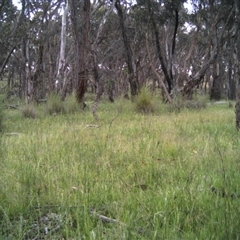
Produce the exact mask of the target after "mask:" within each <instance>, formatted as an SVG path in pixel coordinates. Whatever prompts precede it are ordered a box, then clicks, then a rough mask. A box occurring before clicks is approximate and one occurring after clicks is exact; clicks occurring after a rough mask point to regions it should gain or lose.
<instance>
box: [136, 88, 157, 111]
mask: <svg viewBox="0 0 240 240" xmlns="http://www.w3.org/2000/svg"><path fill="white" fill-rule="evenodd" d="M135 108H136V111H137V112H140V113H143V114H149V113H153V112H154V111H155V107H154V102H153V98H152V95H151V93H150V92H149V90H148V89H147V88H142V89H141V91H140V93H139V94H138V96H137V97H136V98H135Z"/></svg>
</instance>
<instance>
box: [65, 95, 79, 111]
mask: <svg viewBox="0 0 240 240" xmlns="http://www.w3.org/2000/svg"><path fill="white" fill-rule="evenodd" d="M80 108H81V107H80V104H79V103H78V102H77V99H76V96H75V94H71V95H69V96H68V97H67V98H66V99H65V101H64V112H65V113H68V114H71V113H76V112H79V110H80Z"/></svg>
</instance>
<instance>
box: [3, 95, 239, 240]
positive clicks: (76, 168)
mask: <svg viewBox="0 0 240 240" xmlns="http://www.w3.org/2000/svg"><path fill="white" fill-rule="evenodd" d="M164 108H166V107H165V106H164V105H162V104H159V105H158V106H157V107H156V110H155V112H154V114H151V115H146V114H145V115H142V114H141V113H136V112H134V109H135V105H134V103H131V102H130V101H127V100H123V99H122V100H119V101H117V102H116V104H108V103H104V104H100V105H99V110H98V111H99V117H100V121H99V122H97V123H96V122H95V121H94V119H93V117H92V113H91V111H90V110H89V111H85V112H81V113H79V114H72V115H71V114H69V115H66V114H65V115H56V116H46V117H44V118H41V119H38V118H36V119H23V118H21V115H20V113H19V112H17V111H13V110H11V111H7V112H6V116H7V121H6V125H7V126H6V127H7V130H8V131H9V132H10V131H12V132H18V133H19V134H18V135H14V136H8V135H4V136H3V140H4V144H5V146H6V147H5V150H4V151H5V154H6V159H5V160H4V165H3V169H2V174H1V178H0V181H1V183H0V185H1V188H0V196H1V199H0V217H1V219H2V220H1V226H2V231H1V235H0V236H1V237H2V239H33V238H34V237H36V236H38V234H39V236H41V235H44V230H43V229H44V228H45V229H46V226H47V228H48V229H49V233H48V234H45V235H44V237H45V239H61V238H64V239H238V238H239V237H240V231H239V225H240V219H239V203H240V202H239V201H240V198H239V197H240V185H239V182H240V174H239V171H240V170H239V169H240V166H239V165H240V163H239V155H240V150H239V145H240V140H239V136H238V133H237V132H236V130H235V126H234V112H233V110H232V109H229V108H227V106H225V105H222V106H214V105H213V106H212V105H211V106H208V107H207V108H206V109H200V110H197V111H196V110H192V111H190V110H188V109H184V110H182V111H181V112H180V113H176V112H168V111H167V108H166V109H165V110H163V109H164ZM93 212H95V213H97V214H100V215H104V216H106V217H108V218H110V219H115V220H117V222H115V223H107V222H104V221H102V220H101V219H99V215H96V214H93ZM44 217H45V219H48V220H45V222H44V221H41V219H43V218H44ZM34 224H35V225H34ZM54 226H58V228H57V229H56V231H55V230H54V231H52V232H51V231H50V230H51V229H54Z"/></svg>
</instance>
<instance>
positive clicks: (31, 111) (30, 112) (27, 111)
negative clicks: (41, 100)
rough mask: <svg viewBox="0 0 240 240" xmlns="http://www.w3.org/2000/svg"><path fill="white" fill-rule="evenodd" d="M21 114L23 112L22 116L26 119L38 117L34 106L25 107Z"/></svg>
mask: <svg viewBox="0 0 240 240" xmlns="http://www.w3.org/2000/svg"><path fill="white" fill-rule="evenodd" d="M20 112H21V114H22V116H23V117H25V118H36V117H37V111H36V108H35V106H34V105H33V104H27V105H24V106H23V107H22V108H21V109H20Z"/></svg>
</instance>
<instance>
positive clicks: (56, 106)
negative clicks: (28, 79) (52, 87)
mask: <svg viewBox="0 0 240 240" xmlns="http://www.w3.org/2000/svg"><path fill="white" fill-rule="evenodd" d="M46 112H47V113H48V114H49V115H55V114H61V113H64V104H63V101H62V99H61V97H60V96H59V95H58V94H55V93H52V94H50V95H49V96H48V99H47V104H46Z"/></svg>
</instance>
